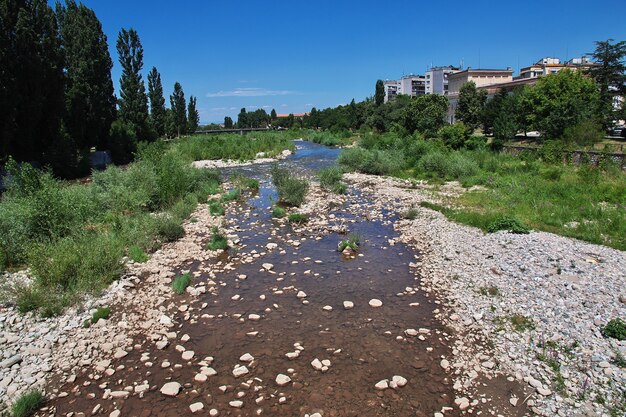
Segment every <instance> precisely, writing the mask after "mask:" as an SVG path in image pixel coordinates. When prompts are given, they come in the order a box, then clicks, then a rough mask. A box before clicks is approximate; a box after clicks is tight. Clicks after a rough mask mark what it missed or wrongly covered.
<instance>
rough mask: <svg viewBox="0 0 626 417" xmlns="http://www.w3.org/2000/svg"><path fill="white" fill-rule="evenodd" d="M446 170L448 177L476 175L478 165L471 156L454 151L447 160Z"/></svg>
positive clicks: (458, 177) (456, 177)
mask: <svg viewBox="0 0 626 417" xmlns="http://www.w3.org/2000/svg"><path fill="white" fill-rule="evenodd" d="M446 171H447V176H448V177H450V178H454V179H460V178H467V177H471V176H473V175H476V174H477V173H478V171H479V167H478V164H477V163H476V161H474V160H473V159H472V158H470V157H467V156H465V155H463V154H460V153H454V154H452V155H451V156H450V158H449V160H448V163H447V165H446Z"/></svg>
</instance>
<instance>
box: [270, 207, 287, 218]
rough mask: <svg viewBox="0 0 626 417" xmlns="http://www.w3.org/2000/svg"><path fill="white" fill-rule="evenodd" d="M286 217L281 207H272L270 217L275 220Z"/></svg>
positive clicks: (285, 212)
mask: <svg viewBox="0 0 626 417" xmlns="http://www.w3.org/2000/svg"><path fill="white" fill-rule="evenodd" d="M286 215H287V211H286V210H285V209H284V208H282V207H274V210H272V217H276V218H277V219H282V218H283V217H285V216H286Z"/></svg>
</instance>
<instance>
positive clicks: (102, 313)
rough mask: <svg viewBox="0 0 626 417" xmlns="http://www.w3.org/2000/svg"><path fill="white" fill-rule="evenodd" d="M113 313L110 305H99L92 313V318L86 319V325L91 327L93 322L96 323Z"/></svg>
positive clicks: (84, 324)
mask: <svg viewBox="0 0 626 417" xmlns="http://www.w3.org/2000/svg"><path fill="white" fill-rule="evenodd" d="M110 315H111V309H110V308H108V307H98V309H97V310H96V311H94V313H93V314H92V315H91V319H90V320H85V321H84V322H83V326H84V327H89V326H90V325H92V324H96V323H97V322H98V320H100V319H104V320H106V319H108V318H109V316H110Z"/></svg>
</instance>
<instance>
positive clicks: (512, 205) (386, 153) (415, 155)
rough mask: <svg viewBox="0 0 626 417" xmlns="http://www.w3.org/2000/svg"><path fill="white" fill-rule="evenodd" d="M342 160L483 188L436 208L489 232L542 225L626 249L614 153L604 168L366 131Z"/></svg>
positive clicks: (625, 180) (620, 175)
mask: <svg viewBox="0 0 626 417" xmlns="http://www.w3.org/2000/svg"><path fill="white" fill-rule="evenodd" d="M547 148H549V147H546V149H547ZM559 152H560V151H559ZM395 155H398V156H397V157H395ZM559 155H560V154H559ZM551 161H552V162H551ZM339 163H340V164H341V166H342V168H343V169H344V170H349V171H358V172H364V173H369V174H375V175H394V176H398V177H401V178H405V179H420V180H428V181H430V182H431V183H435V184H437V183H442V182H445V181H449V180H457V181H459V182H460V183H461V184H462V185H463V186H464V187H466V188H468V189H469V188H470V187H473V186H480V187H478V188H473V189H471V190H469V191H468V192H466V193H464V194H462V195H460V196H457V197H451V198H450V200H449V201H448V202H447V205H448V206H449V207H448V208H444V207H442V206H433V207H431V208H433V209H436V210H438V211H440V212H442V213H443V214H445V215H446V216H447V217H448V218H450V219H451V220H453V221H456V222H459V223H462V224H467V225H470V226H474V227H478V228H480V229H482V230H484V231H485V232H489V231H495V230H498V229H502V230H508V231H512V232H514V233H525V232H527V231H529V230H531V229H532V230H541V231H546V232H551V233H556V234H560V235H563V236H568V237H572V238H576V239H581V240H584V241H588V242H591V243H595V244H601V245H606V246H610V247H613V248H616V249H620V250H626V210H625V207H626V193H624V192H623V190H624V189H626V173H625V172H623V171H622V170H621V169H620V167H619V166H618V165H617V164H616V163H614V162H612V161H611V160H610V159H608V158H607V159H603V160H602V161H601V162H600V164H599V166H597V167H590V166H586V165H583V166H575V165H564V164H562V163H561V159H560V157H559V158H557V160H556V162H555V160H554V158H552V157H551V154H550V152H548V151H547V150H546V152H542V153H534V154H530V153H522V154H520V155H517V156H513V155H508V154H504V153H495V152H491V151H489V150H486V149H460V150H452V149H449V148H448V147H446V146H445V144H444V143H443V142H442V141H441V140H438V139H428V140H424V139H421V138H420V137H419V135H414V136H408V137H404V138H399V137H398V136H396V137H394V135H393V134H389V133H388V134H385V135H371V134H369V135H365V136H364V137H363V140H362V141H361V143H360V146H359V147H357V148H351V149H346V150H344V151H343V153H342V154H341V156H340V158H339Z"/></svg>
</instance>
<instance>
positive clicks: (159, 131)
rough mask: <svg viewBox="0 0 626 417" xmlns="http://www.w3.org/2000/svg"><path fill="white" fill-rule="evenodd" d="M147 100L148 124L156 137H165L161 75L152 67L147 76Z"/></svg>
mask: <svg viewBox="0 0 626 417" xmlns="http://www.w3.org/2000/svg"><path fill="white" fill-rule="evenodd" d="M148 98H149V99H150V124H151V126H152V129H154V132H155V133H156V135H157V136H158V137H163V136H164V135H165V114H166V113H165V97H164V96H163V84H162V83H161V74H159V71H157V69H156V67H152V70H150V73H149V74H148Z"/></svg>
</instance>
